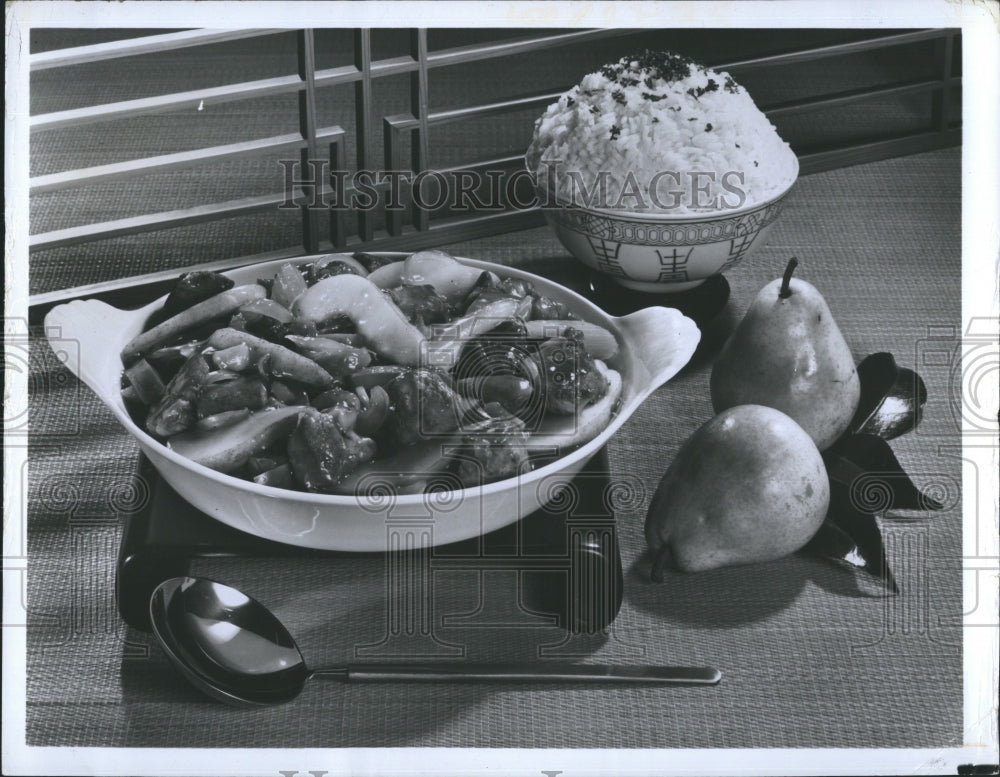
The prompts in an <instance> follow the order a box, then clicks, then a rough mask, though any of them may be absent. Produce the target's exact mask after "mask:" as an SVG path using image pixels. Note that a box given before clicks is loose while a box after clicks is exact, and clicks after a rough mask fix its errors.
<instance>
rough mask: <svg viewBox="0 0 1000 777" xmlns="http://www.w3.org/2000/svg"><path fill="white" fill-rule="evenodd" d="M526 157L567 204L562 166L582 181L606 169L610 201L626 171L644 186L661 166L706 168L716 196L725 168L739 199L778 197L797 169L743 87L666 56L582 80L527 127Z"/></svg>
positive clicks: (692, 207)
mask: <svg viewBox="0 0 1000 777" xmlns="http://www.w3.org/2000/svg"><path fill="white" fill-rule="evenodd" d="M527 162H528V166H529V168H530V169H531V170H534V171H542V170H543V169H544V170H545V171H547V170H548V169H550V168H551V167H552V166H553V165H554V166H555V170H556V173H557V176H556V186H555V188H556V194H557V196H558V197H559V199H560V200H563V201H568V202H572V201H575V199H576V197H577V195H578V193H579V192H578V190H577V189H576V188H575V184H574V182H573V180H572V177H571V176H567V175H560V173H564V172H570V171H576V172H577V173H578V174H579V176H582V179H583V180H584V181H588V182H590V183H593V182H595V181H597V180H598V177H599V174H600V173H602V172H606V175H607V183H608V193H609V200H611V201H612V202H613V201H615V199H616V198H617V196H618V194H619V193H620V192H622V190H623V186H624V184H625V182H626V180H629V175H630V174H631V180H638V181H639V183H640V184H641V185H646V184H647V183H648V182H649V181H650V179H652V178H653V177H654V176H656V175H657V174H658V173H661V172H664V171H672V172H676V173H678V174H680V175H681V176H683V175H689V174H692V173H696V172H697V173H710V174H714V177H715V180H713V181H711V182H710V191H709V196H708V198H707V199H708V201H709V202H717V201H718V200H717V198H716V195H717V194H722V193H723V190H722V188H721V177H722V176H723V175H724V174H726V173H727V172H731V173H736V174H738V175H739V176H741V178H742V184H741V186H742V187H743V190H744V192H745V195H746V198H745V205H753V204H755V203H758V202H763V201H766V200H767V199H770V198H771V197H773V196H776V195H777V194H780V193H781V192H782V191H784V190H785V189H786V188H787V187H788V185H789V184H790V183H791V182H792V181H794V180H795V177H796V176H797V174H798V160H797V159H796V157H795V154H794V153H793V152H792V150H791V148H789V146H788V144H787V143H785V142H784V141H783V140H782V139H781V138H780V137H779V136H778V133H777V131H776V130H775V128H774V127H773V126H772V125H771V123H770V121H768V119H767V117H766V116H765V115H764V114H763V113H762V112H761V111H760V110H759V109H758V108H757V106H756V105H755V104H754V102H753V99H752V98H751V97H750V95H749V94H748V93H747V92H746V90H745V89H744V88H743V87H741V86H739V85H738V84H737V83H736V82H735V81H734V80H733V79H732V78H731V77H730V76H729V74H728V73H720V72H716V71H714V70H711V69H709V68H706V67H704V66H702V65H699V64H697V63H696V62H694V61H692V60H690V59H688V58H687V57H684V56H682V55H679V54H676V53H673V52H650V51H646V52H644V53H643V54H641V55H639V56H634V57H623V58H622V59H620V60H618V62H616V63H613V64H610V65H605V66H604V67H603V68H601V69H600V70H599V71H598V72H595V73H590V74H588V75H586V76H584V78H583V79H582V80H581V81H580V83H579V84H578V85H577V86H576V87H574V88H573V89H571V90H570V91H568V92H567V93H566V94H564V95H562V97H560V99H559V100H558V101H557V102H556V103H554V104H552V105H551V106H549V108H548V109H547V110H546V111H545V112H544V113H543V115H542V116H541V117H540V118H539V119H538V121H537V122H536V123H535V132H534V137H533V139H532V142H531V145H530V147H529V149H528V152H527ZM543 174H544V173H543ZM579 176H578V177H579ZM702 180H703V181H704V180H705V179H702ZM730 180H732V179H730ZM629 209H640V210H641V209H643V208H642V207H641V206H640V207H639V208H629ZM714 209H715V206H713V205H705V204H704V203H703V202H702V201H700V200H699V201H694V200H692V199H691V198H690V197H688V198H683V199H682V200H681V201H679V202H676V204H675V203H673V202H672V203H671V210H672V211H673V212H678V213H683V212H703V211H706V210H714Z"/></svg>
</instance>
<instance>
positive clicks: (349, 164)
mask: <svg viewBox="0 0 1000 777" xmlns="http://www.w3.org/2000/svg"><path fill="white" fill-rule="evenodd" d="M289 32H290V31H289V30H235V31H218V30H185V31H180V32H171V33H166V34H153V35H144V36H141V37H133V38H127V39H124V40H113V41H109V42H104V43H98V44H94V45H85V46H76V47H71V48H60V49H55V50H50V51H41V52H38V53H33V54H32V55H31V57H30V63H31V72H32V75H34V74H35V73H39V72H42V71H45V70H51V69H55V68H63V69H66V68H74V67H80V66H84V65H86V64H88V63H94V62H104V61H108V60H112V59H116V58H123V57H129V58H134V59H135V61H136V62H141V60H142V58H143V57H144V56H147V55H151V54H156V53H158V52H164V51H171V50H177V49H183V48H190V47H198V46H210V45H212V44H219V43H223V42H233V41H242V44H241V45H245V46H247V47H253V46H254V43H255V40H256V39H259V38H261V37H262V36H268V35H277V34H284V35H288V34H289ZM674 32H675V34H676V33H677V31H674ZM751 32H752V31H751ZM794 32H795V31H784V33H785V39H790V40H792V41H793V46H792V48H791V49H790V50H789V49H788V48H787V46H786V47H785V50H782V51H779V52H778V53H764V54H762V55H759V56H749V57H746V56H745V57H742V58H736V59H727V58H726V56H725V55H724V54H720V53H718V52H716V53H715V54H714V55H713V56H711V57H705V56H701V57H699V58H700V59H702V61H705V62H706V64H708V65H711V66H713V67H716V68H719V69H725V70H728V71H729V72H731V73H732V75H733V76H734V78H736V79H737V81H739V82H741V83H744V84H745V85H746V84H747V80H748V79H749V80H751V81H752V80H754V78H757V79H758V80H759V79H760V78H770V79H772V81H781V80H782V79H787V80H788V81H789V82H791V81H794V79H795V77H796V74H797V73H798V72H799V71H800V70H801V69H802V68H803V67H805V66H807V65H809V64H812V65H814V66H815V65H817V64H819V65H820V66H822V65H823V63H829V67H830V68H838V67H839V68H844V67H845V66H844V63H848V66H847V67H846V69H845V72H847V73H848V74H850V72H851V68H850V66H849V63H850V62H851V59H852V58H858V57H864V56H871V55H872V53H873V52H884V53H885V54H886V55H893V54H894V53H895V52H908V53H909V55H910V57H911V58H912V57H914V56H916V57H917V58H918V59H919V60H920V61H922V62H923V63H924V65H925V67H922V68H921V72H919V73H907V74H906V75H904V77H902V78H899V77H893V78H890V79H889V80H888V81H883V82H878V81H877V80H876V81H875V82H873V80H872V79H871V78H870V77H866V78H863V79H860V80H859V81H858V83H857V84H856V85H855V84H852V83H850V82H848V83H847V84H846V87H845V86H841V87H839V88H837V89H835V90H834V91H832V92H830V91H827V92H824V91H822V90H810V89H808V88H806V89H805V90H804V91H803V90H799V91H800V93H799V94H797V95H795V96H793V97H792V98H791V99H783V100H778V101H768V100H767V99H764V100H761V99H758V104H759V105H760V107H761V108H762V110H764V111H765V113H766V114H767V115H768V117H769V118H770V119H771V121H772V122H774V124H775V125H776V126H777V128H778V130H779V132H780V133H781V134H782V136H783V137H785V138H786V139H788V140H790V142H791V143H792V146H793V148H795V150H796V152H797V153H798V154H799V158H800V161H801V169H802V174H803V175H808V174H809V173H813V172H817V171H821V170H827V169H831V168H835V167H840V166H845V165H851V164H857V163H862V162H869V161H873V160H878V159H884V158H888V157H893V156H899V155H904V154H909V153H915V152H919V151H924V150H930V149H935V148H941V147H945V146H949V145H955V144H958V143H960V142H961V103H960V100H961V66H960V63H961V52H960V31H959V30H952V29H943V30H902V31H899V30H896V31H881V32H880V31H872V30H868V31H856V32H855V35H856V37H857V39H855V40H841V41H838V42H835V43H832V44H827V45H808V41H807V42H806V44H805V45H802V46H795V45H794V38H795V35H794ZM397 33H398V34H397V36H396V37H397V39H399V38H400V34H405V41H406V44H405V46H403V47H402V48H403V49H404V50H400V51H399V52H398V54H397V55H395V56H390V57H383V58H375V57H374V56H373V46H372V35H373V31H372V30H368V29H357V30H353V31H350V35H351V39H352V46H353V51H352V59H353V61H352V63H351V64H349V65H339V66H336V67H329V68H321V67H317V31H315V30H310V29H304V30H298V31H295V32H294V34H295V36H296V44H295V47H296V54H297V72H289V73H288V74H287V75H284V76H281V77H272V78H266V79H262V80H253V81H245V82H241V83H235V84H226V85H220V86H214V87H209V88H200V89H196V90H192V91H182V92H170V93H166V94H159V95H155V96H150V97H142V98H132V99H127V100H123V101H120V102H112V103H104V104H100V105H91V106H86V107H78V108H72V109H68V110H60V111H55V112H44V113H39V114H37V115H32V116H31V117H30V127H31V132H32V140H33V141H34V138H35V137H36V135H37V134H38V133H44V132H47V131H51V130H55V129H63V128H68V127H79V126H82V125H85V124H93V123H104V124H106V125H108V126H112V125H113V124H114V123H115V122H116V121H120V120H128V119H131V118H134V117H136V116H142V115H146V114H158V113H165V112H170V111H178V110H183V109H193V110H200V109H201V108H203V107H205V106H213V107H214V106H220V105H223V104H233V103H238V102H239V101H244V100H250V99H254V98H260V97H263V96H269V95H279V94H280V95H288V94H294V95H296V96H297V105H298V111H297V123H298V129H297V131H295V132H292V133H288V134H282V135H277V136H271V137H262V138H257V139H253V140H250V141H241V142H237V143H229V144H224V145H213V146H210V147H203V148H197V149H193V150H187V151H183V152H179V153H169V154H161V155H154V156H144V157H142V158H137V159H127V160H125V161H114V162H111V163H108V164H101V165H98V166H92V167H85V168H79V169H71V170H64V171H60V172H53V173H47V174H43V175H36V176H33V177H32V178H31V180H30V193H31V195H32V196H34V195H39V194H44V193H51V192H64V191H68V190H70V189H73V188H75V187H85V186H87V185H93V184H98V183H113V182H116V181H123V180H125V179H134V178H137V177H140V176H147V175H150V174H151V173H156V172H163V171H169V170H179V169H185V168H195V167H198V166H203V165H211V164H217V163H220V162H223V161H233V160H240V159H249V158H256V159H260V158H264V159H272V160H273V161H274V164H275V168H276V170H277V171H278V172H276V174H275V177H274V181H275V184H276V185H275V190H274V191H272V192H265V193H262V194H253V195H250V196H244V197H239V198H235V199H228V200H225V201H217V202H212V203H208V204H205V203H202V204H198V205H194V206H191V207H184V208H180V209H172V210H162V211H155V212H149V213H144V214H142V215H139V216H130V217H127V218H119V219H110V220H95V221H92V222H90V223H84V224H79V225H75V226H72V227H68V228H60V229H55V230H48V231H37V232H34V233H33V234H31V235H30V251H31V253H32V255H33V256H37V255H42V253H43V252H45V251H50V250H52V249H58V248H64V247H67V246H81V245H83V244H86V243H92V242H94V241H107V240H112V239H115V238H119V237H122V236H129V235H141V234H144V233H153V232H159V231H162V230H171V229H173V228H176V227H182V226H191V225H197V224H210V223H213V222H218V221H219V220H224V219H230V218H233V217H237V216H243V215H247V214H257V215H258V217H259V218H263V219H269V218H282V219H287V218H288V215H289V214H288V208H289V207H291V208H293V209H296V210H297V212H298V216H297V218H298V220H299V224H300V228H299V229H298V230H297V232H298V233H299V235H300V239H299V240H298V242H297V243H295V244H294V245H291V244H290V245H287V246H282V247H279V248H278V249H277V250H272V251H269V252H267V253H262V254H256V255H252V256H248V255H243V256H236V257H233V256H225V251H224V250H222V249H221V248H220V256H221V257H222V258H220V259H218V260H216V261H213V262H211V263H209V264H208V265H206V264H204V263H200V264H198V265H197V266H199V267H211V268H215V269H225V268H230V267H234V266H239V265H242V264H247V263H250V262H254V261H260V260H264V259H269V258H275V257H281V256H294V255H300V254H303V253H314V252H322V251H329V250H335V249H348V250H351V249H355V248H360V247H362V246H363V247H366V248H369V249H386V250H393V249H417V248H421V247H428V246H432V245H444V244H447V243H450V242H456V241H460V240H467V239H472V238H477V237H482V236H488V235H490V234H496V233H499V232H503V231H511V230H518V229H525V228H529V227H534V226H538V225H540V224H542V223H543V222H542V219H541V214H540V213H538V212H537V210H534V211H533V210H523V209H517V208H510V207H508V208H503V209H499V210H493V211H488V212H465V213H455V212H451V211H448V210H447V209H442V211H441V212H428V211H427V210H424V209H421V208H414V207H409V208H407V209H406V210H403V211H396V210H393V211H391V212H390V211H384V210H383V211H373V212H367V213H345V212H344V211H342V210H339V209H329V208H326V209H323V208H310V207H308V203H309V202H311V201H313V200H314V197H315V194H316V192H315V191H314V190H312V189H311V187H309V186H303V185H298V186H297V187H295V198H294V201H293V202H292V203H290V202H289V198H288V194H287V192H286V190H285V189H286V187H284V186H281V185H279V184H280V183H281V182H282V173H281V171H282V170H286V168H287V167H288V163H289V160H298V162H299V164H300V167H299V168H298V169H297V170H296V171H295V175H294V177H295V178H297V179H298V180H299V181H302V180H306V181H308V179H309V177H310V174H309V168H307V167H306V163H307V162H308V161H309V160H323V161H325V162H327V163H329V165H330V168H331V169H335V170H348V171H351V170H361V169H364V170H385V169H388V170H401V169H409V170H411V171H413V172H419V171H422V170H429V169H434V170H437V171H440V172H442V173H448V172H453V171H456V170H473V171H485V170H504V171H507V173H508V174H509V173H510V172H512V171H514V170H517V169H519V168H521V167H522V166H523V147H519V148H518V150H517V151H516V153H505V154H500V155H492V156H487V157H485V158H460V159H458V160H457V161H456V160H455V159H454V157H455V153H450V154H448V155H447V156H450V157H452V159H450V160H448V161H447V163H446V164H443V165H442V164H441V161H440V160H436V159H435V158H433V156H432V154H431V152H430V149H431V147H432V144H433V141H434V138H435V136H436V134H437V133H441V132H442V131H443V129H444V128H446V127H451V128H452V129H454V128H455V126H480V127H481V126H484V125H483V124H482V122H483V121H484V120H485V121H487V122H488V121H490V120H491V118H493V119H496V120H498V121H499V120H500V119H503V118H504V117H510V116H515V115H518V114H521V115H523V114H525V113H528V114H530V115H532V116H537V115H538V114H539V113H540V112H541V111H542V110H543V108H544V107H545V106H546V105H548V104H549V103H551V102H553V101H554V100H555V99H556V98H557V97H558V96H559V95H560V94H561V93H562V92H563V91H565V90H566V89H567V88H569V87H571V86H572V85H573V82H572V81H571V82H563V83H556V84H550V85H546V84H545V78H544V71H545V68H544V67H542V68H539V78H538V85H537V86H535V87H534V91H526V92H524V93H519V94H515V95H514V96H506V97H504V98H502V99H491V98H489V97H488V96H487V97H486V98H485V99H480V98H479V97H478V96H477V89H476V87H475V84H470V89H469V95H468V97H467V98H466V100H465V102H464V104H461V105H459V106H457V107H456V106H441V105H436V104H435V103H434V101H433V100H432V99H431V95H432V94H433V93H434V83H435V77H436V75H437V74H438V73H440V72H443V69H445V68H455V67H471V66H477V67H479V70H478V71H477V72H479V73H480V74H481V73H482V72H484V71H483V70H482V68H483V67H487V68H491V67H492V66H493V65H495V73H496V77H497V78H498V79H502V78H503V77H504V74H505V69H506V68H505V63H509V62H510V61H511V58H518V57H525V56H526V55H529V54H530V55H533V56H535V57H536V58H537V57H542V58H543V60H541V61H544V58H558V59H559V60H561V61H565V60H566V59H567V58H573V57H578V56H580V55H581V53H583V52H586V51H587V50H588V47H593V46H595V45H596V44H597V42H599V41H607V39H611V38H618V39H621V50H622V52H623V53H624V52H628V51H630V50H631V40H632V39H635V38H636V37H637V36H640V35H642V34H644V35H646V36H647V37H648V35H649V31H648V30H646V31H636V30H620V29H616V30H570V31H566V30H560V31H542V30H535V31H525V33H526V34H524V35H522V36H519V37H513V38H512V37H509V36H508V37H502V38H501V39H498V40H486V41H478V42H474V43H470V44H467V45H462V46H457V47H450V48H438V49H434V48H432V47H430V46H429V43H428V31H427V30H407V31H397ZM681 50H683V49H681ZM685 53H687V52H685ZM452 72H454V71H452ZM487 72H488V71H487ZM583 72H588V71H586V70H584V71H581V72H580V75H582V73H583ZM392 77H396V78H399V77H403V78H405V79H407V81H408V90H409V109H408V110H407V111H404V112H395V113H391V114H389V115H377V114H376V106H375V101H374V100H373V90H375V89H376V88H377V87H378V84H379V82H380V80H382V79H388V78H392ZM480 77H481V76H480ZM345 86H346V87H348V88H349V89H351V90H352V92H353V94H352V97H353V99H352V100H351V101H350V102H351V103H352V104H351V105H350V106H347V107H346V109H347V110H350V111H352V113H353V129H352V131H351V132H350V133H349V134H348V132H347V131H346V130H345V129H344V127H343V126H341V125H339V124H324V123H323V121H322V119H321V114H322V112H321V111H320V109H319V108H318V105H319V104H320V101H321V100H322V99H324V94H325V93H326V91H327V90H329V89H331V88H334V87H345ZM748 88H750V87H749V86H748ZM751 93H752V94H754V96H755V98H756V97H757V92H756V91H755V90H754V89H752V88H751ZM906 96H918V97H922V98H926V99H925V100H924V102H922V103H921V104H922V105H924V106H926V110H923V109H921V113H920V115H919V116H918V120H917V122H916V124H915V125H913V124H912V123H911V126H910V127H909V128H907V129H906V131H903V132H898V131H896V132H890V133H889V134H886V135H884V136H880V135H879V134H878V132H877V130H873V131H872V132H868V133H864V132H862V133H857V132H840V133H839V135H837V136H834V137H832V138H831V137H823V138H821V139H819V140H813V141H810V140H809V138H805V139H799V140H795V139H793V138H792V137H791V136H792V135H794V134H795V128H794V126H793V125H794V122H795V120H796V119H797V118H798V119H802V118H803V117H805V118H806V119H808V118H809V117H810V116H813V117H815V120H816V121H817V122H819V123H820V124H822V123H823V119H822V117H823V116H824V115H827V116H829V115H847V112H849V111H851V110H852V109H853V110H854V112H855V115H861V116H864V115H865V111H866V110H870V111H871V113H872V115H875V114H877V113H878V111H879V106H884V105H886V104H887V103H888V102H890V101H892V100H894V99H898V98H904V97H906ZM866 106H870V108H867V107H866ZM859 110H860V114H858V111H859ZM831 112H832V113H831ZM476 122H479V124H478V125H477V124H476ZM516 126H518V137H519V138H526V137H530V130H531V122H530V120H524V121H522V122H520V123H519V124H517V125H516ZM873 133H874V136H873ZM800 134H801V133H800ZM820 134H822V133H820ZM380 135H381V141H382V142H381V143H378V138H379V136H380ZM859 138H860V139H859ZM516 142H517V141H515V145H516ZM459 145H460V144H459ZM523 145H526V142H525V143H524V144H522V146H523ZM451 150H452V152H457V153H458V155H459V156H461V148H458V149H451ZM439 156H440V155H439ZM281 160H285V161H284V163H282V161H281ZM282 164H283V167H281V169H280V170H279V169H278V166H279V165H282ZM324 185H325V186H327V191H329V188H328V183H327V184H324ZM321 194H322V193H321ZM279 206H284V207H283V208H279ZM179 270H180V268H171V270H169V271H160V272H156V273H147V274H143V275H136V276H134V277H131V278H125V279H116V280H115V281H104V282H101V283H95V284H90V285H88V286H86V287H76V288H72V289H58V290H50V291H46V292H45V293H41V294H36V295H34V296H32V297H31V304H32V305H47V304H51V303H53V302H55V301H58V300H61V299H66V298H70V297H74V296H82V295H84V294H89V295H99V294H100V293H101V292H102V291H107V290H109V289H112V288H119V289H120V288H122V287H128V286H136V285H140V284H154V285H156V284H157V283H162V282H166V281H167V280H168V278H169V279H172V278H174V277H176V274H177V272H179ZM123 274H124V275H127V274H128V273H127V271H126V272H124V273H123Z"/></svg>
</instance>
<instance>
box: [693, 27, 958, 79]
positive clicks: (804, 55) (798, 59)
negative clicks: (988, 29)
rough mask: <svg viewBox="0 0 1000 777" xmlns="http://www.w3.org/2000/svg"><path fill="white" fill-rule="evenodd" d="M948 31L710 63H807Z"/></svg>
mask: <svg viewBox="0 0 1000 777" xmlns="http://www.w3.org/2000/svg"><path fill="white" fill-rule="evenodd" d="M947 34H948V31H947V30H918V31H916V32H903V33H898V34H894V35H885V36H881V37H878V38H866V39H865V40H859V41H851V42H850V43H835V44H832V45H829V46H816V47H814V48H810V49H802V50H801V51H789V52H786V53H784V54H770V55H768V56H765V57H754V58H752V59H740V60H730V61H728V62H725V61H724V62H720V63H717V64H713V65H712V67H713V68H717V69H721V70H750V69H752V68H758V67H773V66H775V65H796V64H799V63H802V62H809V61H812V60H816V59H826V58H827V57H839V56H843V55H845V54H860V53H862V52H866V51H875V50H876V49H884V48H889V47H892V46H904V45H907V44H910V43H920V42H922V41H928V40H935V39H936V38H941V37H944V36H945V35H947Z"/></svg>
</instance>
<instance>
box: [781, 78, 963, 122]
mask: <svg viewBox="0 0 1000 777" xmlns="http://www.w3.org/2000/svg"><path fill="white" fill-rule="evenodd" d="M961 80H962V79H960V78H949V79H945V80H942V79H940V78H938V79H932V80H928V81H908V82H906V83H902V84H889V85H887V86H879V87H865V88H862V89H851V90H848V91H845V92H837V93H836V94H829V95H823V96H822V97H808V98H805V99H802V100H789V101H788V102H783V103H775V104H773V105H770V106H764V107H762V108H761V110H762V111H763V112H764V113H766V114H767V115H768V118H771V119H773V118H775V117H780V116H788V115H791V114H795V113H803V112H805V111H809V110H823V109H827V108H836V107H838V106H841V105H848V104H850V103H856V102H861V101H863V100H871V99H875V98H878V97H890V96H893V95H901V94H915V93H919V92H930V91H933V90H935V89H941V88H947V87H951V86H955V85H957V84H960V83H961Z"/></svg>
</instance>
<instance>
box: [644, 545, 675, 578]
mask: <svg viewBox="0 0 1000 777" xmlns="http://www.w3.org/2000/svg"><path fill="white" fill-rule="evenodd" d="M670 557H671V553H670V545H668V544H667V543H666V542H664V543H663V544H662V545H661V546H660V549H659V550H658V551H657V552H656V555H655V556H654V557H653V568H652V570H650V573H649V579H650V580H652V581H653V582H654V583H662V582H663V568H664V567H665V566H666V565H667V563H668V562H669V561H670Z"/></svg>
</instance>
